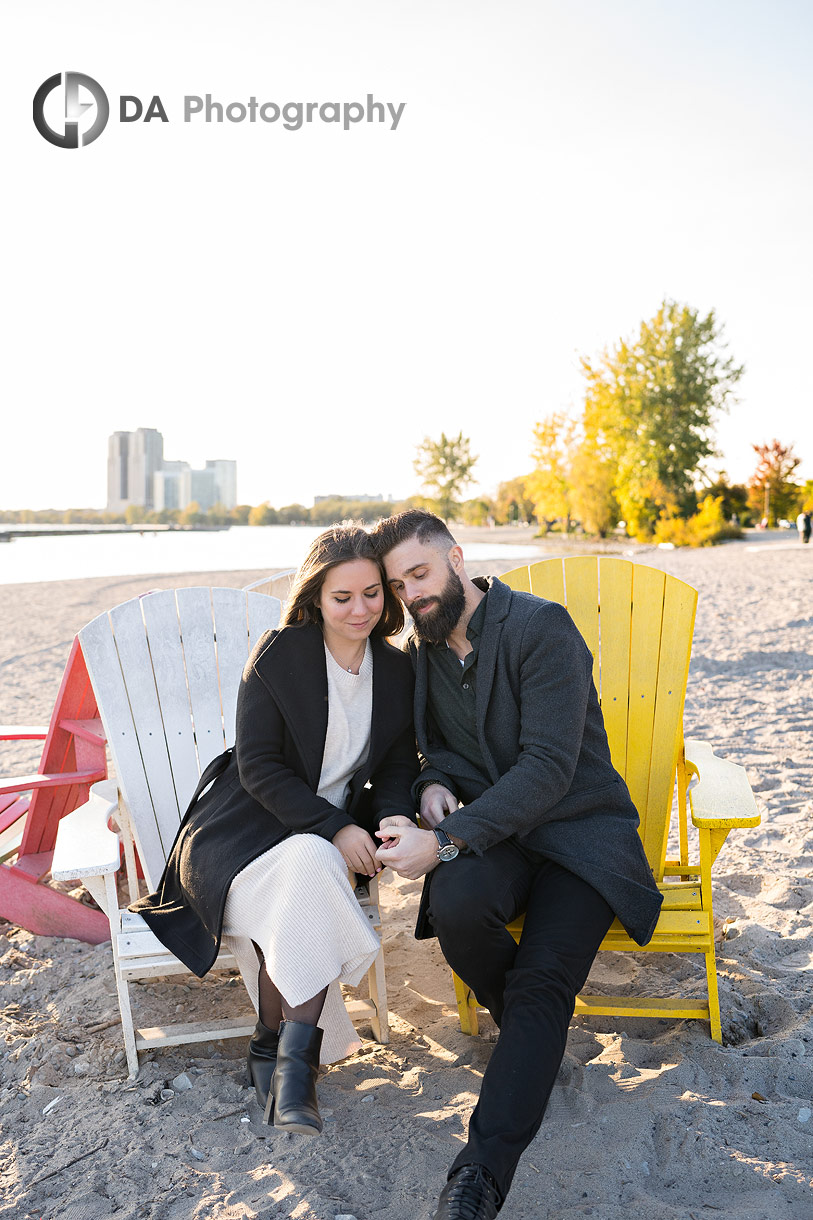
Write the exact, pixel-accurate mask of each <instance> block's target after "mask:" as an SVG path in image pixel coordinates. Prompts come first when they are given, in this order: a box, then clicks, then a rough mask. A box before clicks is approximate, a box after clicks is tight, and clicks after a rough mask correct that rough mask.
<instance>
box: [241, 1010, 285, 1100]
mask: <svg viewBox="0 0 813 1220" xmlns="http://www.w3.org/2000/svg"><path fill="white" fill-rule="evenodd" d="M278 1044H279V1034H278V1033H277V1032H276V1031H275V1030H273V1029H269V1028H268V1026H267V1025H263V1023H262V1021H258V1022H257V1028H256V1029H255V1030H254V1034H253V1036H252V1039H251V1041H250V1042H249V1044H248V1078H249V1080H250V1081H251V1083H252V1084H253V1085H254V1092H255V1093H256V1094H257V1103H258V1105H259V1107H260V1109H261V1110H264V1109H265V1107H266V1104H267V1102H268V1092H269V1089H270V1088H271V1078H272V1076H273V1075H274V1068H275V1067H276V1066H277V1046H278Z"/></svg>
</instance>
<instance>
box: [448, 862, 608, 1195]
mask: <svg viewBox="0 0 813 1220" xmlns="http://www.w3.org/2000/svg"><path fill="white" fill-rule="evenodd" d="M522 911H524V912H525V926H524V929H523V932H522V939H521V940H520V943H519V945H516V944H515V943H514V940H513V938H512V937H511V936H510V934H509V933H508V932H506V930H505V925H506V924H507V923H510V922H511V920H512V919H515V918H516V916H517V915H519V914H520V913H521V912H522ZM429 917H430V919H431V921H432V925H433V927H434V929H435V931H436V932H437V934H438V939H439V940H440V944H441V948H442V949H443V953H444V956H445V958H446V960H447V961H448V963H449V965H450V966H451V967H452V969H453V970H454V971H455V973H456V974H457V975H459V976H460V978H461V979H463V981H464V982H465V983H467V984H468V986H469V987H471V988H473V990H474V993H475V995H476V996H477V998H478V1000H479V1001H480V1003H481V1004H484V1005H485V1006H486V1008H488V1010H489V1012H490V1013H491V1015H492V1017H493V1018H494V1020H495V1021H496V1022H497V1024H498V1025H499V1026H500V1037H499V1041H498V1043H497V1045H496V1047H495V1049H494V1054H493V1055H492V1056H491V1060H490V1062H489V1064H488V1067H487V1068H486V1071H485V1074H484V1076H483V1083H482V1087H481V1089H480V1099H479V1101H478V1103H477V1106H476V1107H475V1110H474V1113H473V1114H472V1116H471V1120H470V1122H469V1138H468V1143H467V1144H466V1146H465V1147H464V1148H463V1150H462V1152H460V1154H459V1155H458V1156H457V1157H456V1158H455V1161H454V1163H453V1165H452V1167H451V1169H450V1171H449V1172H450V1174H451V1173H453V1172H454V1170H455V1169H459V1168H460V1166H461V1165H467V1164H478V1165H485V1166H486V1168H487V1169H488V1170H489V1171H490V1172H491V1173H492V1174H493V1175H494V1178H495V1179H496V1181H497V1185H498V1186H499V1188H500V1191H501V1193H502V1196H503V1198H505V1196H506V1194H507V1193H508V1190H509V1188H510V1186H511V1181H512V1179H513V1177H514V1172H515V1170H516V1167H517V1162H518V1161H519V1158H520V1156H521V1155H522V1153H523V1152H524V1151H525V1149H526V1148H527V1147H528V1145H529V1144H530V1142H531V1140H532V1139H533V1138H534V1136H535V1135H536V1133H537V1131H538V1130H539V1125H540V1123H541V1122H542V1116H543V1115H544V1113H545V1107H546V1106H547V1104H548V1097H549V1096H550V1092H551V1089H552V1088H553V1083H554V1081H555V1079H556V1074H557V1072H558V1071H559V1065H560V1064H561V1062H562V1057H563V1055H564V1053H565V1044H566V1042H567V1029H568V1025H569V1023H570V1019H571V1017H572V1016H573V1008H574V1004H575V999H576V995H577V993H578V992H579V991H580V990H581V988H582V987H583V986H584V982H585V979H586V978H587V975H588V973H589V970H590V966H591V965H592V962H593V959H594V957H595V956H596V953H597V951H598V947H599V945H600V944H601V941H602V939H603V938H604V935H605V934H606V932H607V929H608V928H609V926H610V924H611V923H612V920H613V912H612V910H611V909H610V907H609V906H608V904H607V903H606V902H605V900H604V899H603V898H602V897H601V895H600V894H599V893H597V892H596V890H594V889H593V887H592V886H591V885H588V883H587V882H586V881H582V880H581V879H580V878H579V877H577V876H576V875H575V874H574V873H570V872H568V871H567V869H564V868H562V867H561V866H560V865H558V864H554V863H553V862H552V861H550V860H547V859H545V858H544V857H543V856H540V855H538V854H536V853H533V852H530V851H528V850H527V849H525V848H523V847H521V846H520V845H519V844H517V843H516V842H513V841H511V840H506V841H504V842H502V843H498V844H497V845H496V846H495V847H492V848H489V850H488V851H486V852H485V854H484V855H483V856H473V855H472V856H467V855H461V856H458V857H457V859H456V860H453V861H450V862H448V863H446V864H440V865H438V867H437V868H436V869H435V870H434V872H433V873H432V879H431V884H430V891H429Z"/></svg>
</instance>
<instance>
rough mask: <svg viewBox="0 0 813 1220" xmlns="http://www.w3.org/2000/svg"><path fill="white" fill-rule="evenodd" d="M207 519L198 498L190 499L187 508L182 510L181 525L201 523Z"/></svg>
mask: <svg viewBox="0 0 813 1220" xmlns="http://www.w3.org/2000/svg"><path fill="white" fill-rule="evenodd" d="M205 520H206V514H205V513H203V512H202V511H201V507H200V505H199V504H198V502H197V500H190V501H189V503H188V504H187V506H186V508H184V509H182V511H181V516H180V523H181V525H200V524H201V523H202V522H204V521H205Z"/></svg>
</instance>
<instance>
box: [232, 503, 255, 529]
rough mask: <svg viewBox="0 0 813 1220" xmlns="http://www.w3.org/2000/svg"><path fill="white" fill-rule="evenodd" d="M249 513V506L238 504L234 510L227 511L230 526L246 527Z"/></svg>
mask: <svg viewBox="0 0 813 1220" xmlns="http://www.w3.org/2000/svg"><path fill="white" fill-rule="evenodd" d="M250 512H251V505H250V504H238V505H237V506H236V508H231V509H229V520H230V521H231V523H232V525H248V517H249V513H250Z"/></svg>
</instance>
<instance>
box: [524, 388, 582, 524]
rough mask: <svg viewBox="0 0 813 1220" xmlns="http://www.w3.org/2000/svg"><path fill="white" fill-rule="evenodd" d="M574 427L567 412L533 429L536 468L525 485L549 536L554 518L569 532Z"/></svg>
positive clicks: (559, 413) (555, 415)
mask: <svg viewBox="0 0 813 1220" xmlns="http://www.w3.org/2000/svg"><path fill="white" fill-rule="evenodd" d="M573 436H574V424H573V421H572V420H571V419H569V418H568V416H567V415H565V414H564V412H561V411H554V412H553V414H552V415H548V416H546V418H545V419H543V420H542V421H541V422H540V423H538V424H537V425H536V427H535V428H534V448H533V455H532V456H533V460H534V468H533V470H532V471H531V473H530V474H529V475H528V478H527V479H526V481H525V488H526V491H527V494H528V496H529V497H530V499H531V500H532V501H533V505H534V512H535V513H536V518H537V521H538V522H539V524H540V525H541V526H542V528H543V529H544V530H545V531H546V532H547V529H548V526H549V522H550V520H551V518H552V519H553V520H557V521H558V520H563V521H564V522H565V529H566V530H569V529H570V508H571V505H570V486H571V484H570V460H571V451H572V447H573Z"/></svg>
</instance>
